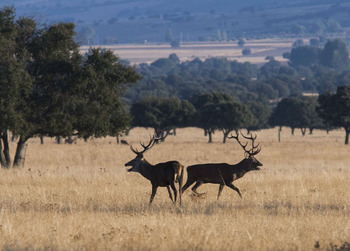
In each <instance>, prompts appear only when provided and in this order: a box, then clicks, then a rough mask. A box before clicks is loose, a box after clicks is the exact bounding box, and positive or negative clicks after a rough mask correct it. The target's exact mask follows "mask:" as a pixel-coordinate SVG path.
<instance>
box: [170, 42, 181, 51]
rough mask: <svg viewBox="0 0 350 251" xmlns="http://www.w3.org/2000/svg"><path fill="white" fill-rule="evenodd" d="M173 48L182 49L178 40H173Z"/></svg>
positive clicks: (171, 43)
mask: <svg viewBox="0 0 350 251" xmlns="http://www.w3.org/2000/svg"><path fill="white" fill-rule="evenodd" d="M170 45H171V48H173V49H176V48H179V47H180V42H179V41H178V40H172V41H171V42H170Z"/></svg>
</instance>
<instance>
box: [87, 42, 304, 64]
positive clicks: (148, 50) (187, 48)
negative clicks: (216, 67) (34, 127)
mask: <svg viewBox="0 0 350 251" xmlns="http://www.w3.org/2000/svg"><path fill="white" fill-rule="evenodd" d="M294 41H295V39H291V38H290V39H282V38H281V39H278V38H274V39H260V40H249V41H246V44H245V45H244V48H250V49H251V54H250V55H248V56H243V55H242V49H243V48H242V47H239V46H238V45H237V41H235V42H222V43H220V42H196V43H182V44H181V46H180V47H179V48H177V49H173V48H171V46H170V45H169V44H147V43H146V44H117V45H104V46H102V47H104V48H107V49H110V50H113V51H114V53H115V54H116V55H118V56H119V57H120V58H122V59H126V60H128V61H130V62H131V63H132V64H139V63H152V62H154V61H155V60H157V59H158V58H167V57H168V56H169V55H170V54H172V53H175V54H176V55H177V56H178V57H179V59H180V60H181V61H189V60H193V59H194V58H195V57H198V58H200V59H201V60H205V59H207V58H209V57H226V58H227V59H229V60H237V61H238V62H241V63H243V62H250V63H253V64H263V63H266V62H267V61H266V60H265V57H266V56H274V57H275V59H276V60H278V61H280V62H285V61H286V59H284V58H283V57H282V54H283V53H284V52H288V51H290V50H291V49H292V44H293V42H294ZM305 42H307V39H305ZM88 49H89V46H82V47H81V52H83V53H84V52H87V51H88Z"/></svg>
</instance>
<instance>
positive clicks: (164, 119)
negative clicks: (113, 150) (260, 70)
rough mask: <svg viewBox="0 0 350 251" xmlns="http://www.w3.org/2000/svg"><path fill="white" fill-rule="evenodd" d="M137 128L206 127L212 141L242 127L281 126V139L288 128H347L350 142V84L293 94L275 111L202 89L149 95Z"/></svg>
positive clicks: (137, 109) (162, 132) (135, 112)
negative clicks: (183, 96) (186, 94)
mask: <svg viewBox="0 0 350 251" xmlns="http://www.w3.org/2000/svg"><path fill="white" fill-rule="evenodd" d="M131 114H132V117H133V123H132V126H135V127H136V126H140V127H148V128H153V129H154V131H155V134H156V135H157V136H158V137H166V136H167V135H168V134H169V133H170V132H171V131H175V130H176V128H182V127H189V126H193V127H198V128H202V129H203V130H204V132H205V135H207V136H208V142H209V143H211V142H212V135H213V134H214V133H215V131H221V132H222V133H223V143H225V142H226V138H227V136H229V134H230V133H232V132H237V131H238V130H240V129H247V130H248V131H250V130H260V129H264V128H270V127H275V126H277V127H278V128H279V138H280V132H281V129H282V127H289V128H291V132H292V134H294V131H295V129H300V130H301V132H302V135H303V136H304V135H305V134H306V131H307V130H309V133H310V134H312V133H313V130H314V129H320V130H325V131H327V132H328V131H330V130H333V129H335V128H340V127H343V128H344V129H345V131H346V139H345V144H348V143H349V133H350V123H349V122H348V121H349V119H350V86H342V87H339V88H338V91H337V93H335V94H331V93H326V94H324V95H321V96H319V97H315V96H293V97H288V98H284V99H282V100H281V101H280V102H279V103H278V104H277V106H276V107H275V108H274V109H273V110H272V108H271V106H270V105H269V104H268V103H264V102H262V101H254V102H250V103H246V104H242V103H240V102H238V101H237V100H236V99H235V98H233V97H231V96H229V95H227V94H225V93H218V92H212V93H202V94H200V95H197V96H194V97H193V98H192V99H191V102H188V101H181V100H180V99H179V98H158V97H148V98H146V99H143V100H139V101H137V102H135V103H134V104H133V105H132V107H131Z"/></svg>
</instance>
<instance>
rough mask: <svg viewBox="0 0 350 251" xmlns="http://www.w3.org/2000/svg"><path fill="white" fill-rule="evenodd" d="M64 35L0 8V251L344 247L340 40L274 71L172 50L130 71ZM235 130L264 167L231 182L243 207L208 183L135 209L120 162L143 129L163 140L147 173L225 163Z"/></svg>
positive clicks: (344, 59)
mask: <svg viewBox="0 0 350 251" xmlns="http://www.w3.org/2000/svg"><path fill="white" fill-rule="evenodd" d="M75 28H76V26H75V24H74V23H66V22H60V23H56V24H52V25H44V26H41V25H38V23H37V22H36V21H35V19H33V18H31V17H28V16H25V17H17V16H16V11H15V9H14V8H12V7H4V8H2V9H1V10H0V76H1V78H0V164H1V167H2V168H0V172H1V178H0V187H1V189H0V191H1V192H0V193H1V196H0V198H1V199H0V211H1V214H0V233H1V238H0V248H1V249H4V250H17V249H36V250H41V249H57V250H67V249H75V250H80V249H85V250H98V249H105V250H115V249H118V250H141V249H143V250H144V249H147V250H154V249H164V250H178V249H179V247H180V248H181V249H184V250H242V249H251V250H256V249H259V250H291V249H295V250H310V249H316V250H317V249H322V250H342V249H345V250H346V249H347V248H348V247H349V244H348V242H347V241H349V236H350V235H349V230H348V229H349V228H348V225H349V221H348V220H347V219H349V217H348V216H349V212H350V210H349V208H350V207H349V201H348V198H349V192H348V191H350V189H349V182H348V179H347V177H349V175H348V174H349V169H348V166H349V164H350V159H349V154H348V151H347V147H348V146H344V143H345V144H346V145H348V143H349V135H350V122H349V121H350V114H349V111H350V85H349V84H350V79H349V77H350V61H349V52H348V49H347V47H346V41H344V40H342V39H339V38H322V37H318V38H317V39H312V40H310V41H309V43H308V44H303V43H302V42H301V41H299V40H296V42H295V44H294V45H293V48H291V51H290V52H286V53H285V54H284V57H285V58H286V59H288V62H287V63H281V62H278V61H277V60H275V59H274V58H273V57H270V58H268V62H267V63H266V64H264V65H262V66H257V65H253V64H251V63H239V62H237V61H229V60H227V59H226V58H221V57H220V58H209V59H206V60H204V61H202V60H199V59H197V58H195V59H193V60H190V61H184V62H180V60H179V58H178V57H177V56H176V54H171V55H169V57H168V58H160V59H158V60H156V61H154V62H152V63H151V64H140V65H137V66H136V65H134V66H132V65H130V64H129V63H128V62H127V61H125V60H123V59H120V58H118V57H117V56H115V55H114V54H113V52H112V51H109V50H106V49H103V48H91V49H90V50H89V51H88V52H87V53H85V54H82V53H81V52H80V51H79V43H78V42H77V41H76V40H75V38H76V37H75V35H76V33H75ZM287 128H290V129H291V132H292V133H284V134H281V131H282V130H283V131H285V130H286V129H287ZM295 129H301V130H300V131H301V133H300V134H299V130H297V131H296V130H295ZM242 131H244V132H245V131H248V132H251V131H255V132H256V134H255V135H257V139H256V141H257V144H259V148H256V149H255V150H256V151H254V145H253V147H252V152H251V155H256V156H255V157H256V158H257V159H258V160H259V162H260V163H262V164H263V166H261V170H256V171H254V172H251V173H249V174H247V176H245V177H244V178H242V179H240V180H238V181H237V182H236V181H235V185H237V187H239V188H240V193H239V194H241V195H242V199H241V198H239V196H238V194H237V193H234V192H232V191H231V190H228V189H227V190H224V191H223V193H222V195H221V197H220V199H219V200H216V196H215V195H216V194H217V191H218V190H217V189H218V186H217V185H210V184H206V185H203V186H202V187H200V188H199V190H200V192H202V191H205V192H206V193H207V194H204V195H203V196H193V194H192V193H191V191H190V189H188V190H187V191H186V192H185V193H184V194H183V203H182V205H181V206H178V204H176V205H174V204H172V203H171V202H170V200H169V198H168V194H167V192H166V189H165V188H159V192H158V194H157V196H156V197H155V199H154V202H153V204H152V206H149V204H148V198H149V195H150V194H151V186H150V184H149V182H148V181H147V180H146V179H145V178H144V177H142V176H141V175H140V174H138V173H128V172H127V170H126V167H125V164H126V163H127V162H130V161H131V160H132V159H134V158H135V153H136V154H137V153H138V151H135V150H134V151H132V150H131V149H130V146H129V145H131V146H132V147H133V148H132V149H135V148H137V146H138V147H140V145H139V144H140V142H141V145H143V143H142V142H147V140H148V139H149V135H153V134H155V135H156V136H157V137H160V138H161V139H165V140H163V141H164V142H161V143H159V144H154V145H152V147H153V149H151V150H150V151H148V152H147V153H145V156H141V155H140V156H139V158H141V157H142V158H144V157H146V158H147V160H148V161H149V162H150V163H153V164H156V163H161V162H165V161H169V160H176V161H179V163H181V164H182V165H183V166H184V167H187V166H189V165H194V164H205V163H223V162H226V163H231V164H234V163H238V162H240V161H241V160H244V159H246V158H247V156H246V155H247V152H246V151H245V146H244V143H243V144H241V145H238V144H237V142H236V141H235V140H233V139H232V137H230V135H231V133H233V134H234V133H235V132H242ZM307 131H308V133H307ZM218 132H220V133H218ZM221 133H222V134H221ZM344 134H345V141H344ZM205 135H206V136H207V137H205ZM248 135H249V134H248ZM116 137H117V140H119V138H120V137H122V138H123V142H124V144H116ZM62 139H65V141H66V142H67V143H69V144H57V143H59V142H60V140H62ZM208 142H211V144H208ZM222 142H223V143H225V144H222ZM72 143H73V144H72ZM128 144H129V145H128ZM143 146H144V145H143ZM242 147H243V149H244V151H242ZM144 148H145V147H144ZM257 149H258V150H257ZM138 155H139V154H137V156H138ZM248 155H249V153H248ZM137 156H136V157H137ZM249 157H252V156H250V155H249ZM184 174H185V176H186V172H185V173H184ZM220 175H221V174H220ZM146 176H147V175H145V177H146ZM220 184H221V183H220ZM214 198H215V199H214ZM199 230H200V231H199Z"/></svg>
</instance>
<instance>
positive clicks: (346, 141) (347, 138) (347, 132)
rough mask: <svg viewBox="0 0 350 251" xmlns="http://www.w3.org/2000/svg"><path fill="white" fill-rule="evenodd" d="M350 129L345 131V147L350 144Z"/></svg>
mask: <svg viewBox="0 0 350 251" xmlns="http://www.w3.org/2000/svg"><path fill="white" fill-rule="evenodd" d="M349 134H350V129H345V145H348V144H349Z"/></svg>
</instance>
